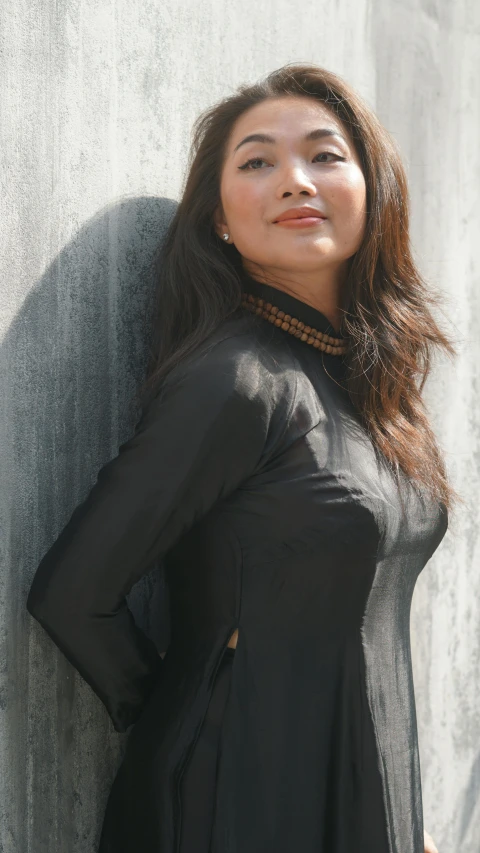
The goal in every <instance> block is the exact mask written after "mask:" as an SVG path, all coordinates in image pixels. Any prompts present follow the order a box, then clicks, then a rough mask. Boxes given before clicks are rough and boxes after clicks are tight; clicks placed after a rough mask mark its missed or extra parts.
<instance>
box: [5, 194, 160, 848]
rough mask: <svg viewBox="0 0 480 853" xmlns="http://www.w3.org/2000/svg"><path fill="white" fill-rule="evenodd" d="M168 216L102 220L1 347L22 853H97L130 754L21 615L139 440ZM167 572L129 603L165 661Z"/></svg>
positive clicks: (30, 300) (10, 712) (155, 570)
mask: <svg viewBox="0 0 480 853" xmlns="http://www.w3.org/2000/svg"><path fill="white" fill-rule="evenodd" d="M175 207H176V203H175V202H173V201H171V200H170V199H164V198H155V197H134V198H126V199H123V200H122V201H120V202H116V203H114V204H111V205H109V206H108V207H107V208H105V209H103V210H101V211H100V212H99V213H98V214H97V215H96V216H95V217H94V218H93V219H91V220H90V221H89V222H88V223H87V224H86V225H84V226H83V227H82V228H81V230H80V231H79V232H78V233H77V234H76V235H75V237H74V238H73V239H72V240H71V242H70V243H68V245H66V246H65V248H63V249H62V251H61V252H60V253H59V255H58V256H57V257H56V258H55V260H54V261H53V262H52V263H51V264H50V266H49V267H48V269H47V270H46V272H45V274H44V275H43V276H42V278H41V279H40V281H39V282H38V284H37V285H36V286H35V287H34V288H33V289H32V291H31V292H30V294H29V296H28V297H27V299H26V300H25V302H24V303H23V305H22V307H21V309H20V311H19V312H18V314H17V315H16V317H15V319H14V321H13V323H12V324H11V326H10V328H9V330H8V333H7V335H6V336H5V339H4V341H3V345H2V348H3V360H2V361H3V364H5V365H6V374H7V375H6V381H5V382H4V387H5V397H4V402H5V409H4V412H5V415H4V418H3V419H2V420H3V424H2V425H3V428H4V429H3V432H4V434H3V438H2V447H3V450H4V459H3V466H2V467H3V473H4V478H5V483H4V488H3V490H2V494H3V499H4V501H5V504H4V508H3V509H4V512H3V513H2V515H4V524H3V528H4V531H5V533H7V534H8V538H7V546H6V553H5V552H4V555H5V557H6V569H5V575H4V577H5V578H6V579H7V580H6V586H5V587H4V600H5V602H6V606H5V612H4V617H3V621H4V627H3V632H2V633H3V638H4V643H5V653H4V655H3V663H4V666H5V667H6V673H7V681H6V687H4V690H3V695H2V699H1V706H2V710H3V712H4V713H3V719H4V720H5V721H6V726H7V731H6V732H4V734H3V739H4V743H6V744H7V760H8V771H7V772H8V776H9V778H10V780H11V787H12V790H13V788H15V790H14V794H12V797H11V808H10V811H11V814H10V815H9V817H8V821H9V823H10V825H11V834H12V836H14V838H15V847H14V849H15V850H16V851H17V850H18V851H26V850H35V853H44V851H45V853H47V851H48V853H57V851H58V853H60V851H66V850H68V851H69V853H87V851H88V853H90V851H92V853H93V851H95V850H96V844H97V840H98V833H99V827H100V823H101V818H102V814H103V808H104V804H105V801H106V797H107V794H108V790H109V788H110V784H111V782H112V779H113V776H114V774H115V771H116V768H117V766H118V764H119V761H120V758H121V755H122V753H123V750H124V747H125V743H126V740H125V736H123V735H118V734H117V733H116V732H115V731H114V729H113V727H112V725H111V722H110V718H109V717H108V715H107V713H106V711H105V708H104V707H103V705H102V704H101V702H100V700H99V699H98V698H97V697H96V696H95V694H94V693H93V691H92V690H91V689H90V687H89V686H88V685H87V684H86V683H85V682H84V681H83V679H82V678H81V677H80V676H79V675H78V673H77V672H76V671H75V670H74V668H73V667H72V666H71V665H70V664H69V663H68V661H67V660H66V659H65V658H64V656H63V655H62V654H61V653H60V652H59V651H58V649H57V648H56V646H55V645H54V643H53V642H52V641H51V640H50V638H49V637H48V635H47V634H46V633H45V632H44V631H43V629H42V628H41V627H40V626H39V624H38V623H37V622H36V621H35V620H33V619H32V617H31V616H30V615H29V614H28V613H27V611H26V609H25V602H26V597H27V594H28V590H29V586H30V583H31V580H32V577H33V574H34V572H35V569H36V567H37V565H38V563H39V561H40V559H41V557H42V556H43V554H44V553H45V552H46V551H47V549H48V548H49V546H50V545H51V544H52V542H53V541H54V540H55V538H56V537H57V536H58V534H59V533H60V531H61V529H62V527H63V526H64V524H66V522H67V521H68V519H69V517H70V515H71V513H72V512H73V510H74V509H75V507H76V506H77V505H78V504H79V503H80V502H81V501H82V500H83V499H84V497H86V495H87V493H88V491H89V490H90V488H91V486H92V485H93V483H94V482H95V480H96V477H97V474H98V471H99V469H100V468H101V466H102V465H103V464H104V463H106V462H107V461H108V460H109V459H111V458H112V457H113V456H115V455H116V454H117V452H118V448H119V445H120V444H121V443H122V442H123V441H125V440H126V439H127V438H128V437H129V436H130V435H131V434H132V432H133V428H134V426H135V422H136V419H137V416H138V410H137V407H136V405H135V402H134V400H135V393H136V391H137V390H138V387H139V383H140V382H141V380H142V378H143V377H144V372H145V367H146V358H147V329H148V326H149V318H150V312H151V305H152V295H153V290H154V287H155V281H154V272H153V270H154V267H153V260H154V257H155V254H156V251H157V249H158V247H159V245H160V244H161V242H162V239H163V236H164V234H165V231H166V228H167V226H168V224H169V221H170V219H171V217H172V215H173V213H174V211H175ZM161 569H162V567H161V565H158V566H153V567H152V570H151V572H150V574H149V575H148V576H147V577H145V578H144V579H143V580H142V581H141V582H140V583H138V584H137V585H136V586H135V587H134V589H133V590H132V592H131V593H130V595H129V596H128V601H129V605H130V607H131V609H132V611H133V613H134V616H135V619H136V620H137V622H138V623H139V625H140V626H141V627H142V628H143V629H144V630H145V631H146V633H148V634H149V636H151V638H152V639H153V640H154V642H155V643H156V644H157V647H158V649H159V651H160V650H161V651H163V650H165V649H166V648H167V646H168V642H169V631H170V627H169V609H168V596H167V592H166V587H165V583H164V579H163V575H162V571H161ZM19 581H20V582H19ZM26 818H27V819H26Z"/></svg>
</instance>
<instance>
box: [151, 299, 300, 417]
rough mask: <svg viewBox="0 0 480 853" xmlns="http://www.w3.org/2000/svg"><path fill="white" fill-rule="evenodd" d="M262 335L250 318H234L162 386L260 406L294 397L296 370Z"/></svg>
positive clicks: (286, 351)
mask: <svg viewBox="0 0 480 853" xmlns="http://www.w3.org/2000/svg"><path fill="white" fill-rule="evenodd" d="M268 331H269V330H267V335H265V333H264V330H263V329H262V328H261V327H259V326H258V324H255V323H252V322H251V319H250V317H246V318H244V317H238V316H237V315H234V316H233V317H232V318H231V319H230V318H229V319H227V320H225V321H224V322H223V323H222V324H221V325H220V326H219V327H218V328H217V329H216V330H215V332H213V333H212V334H211V335H210V336H209V338H208V339H207V340H205V341H204V342H203V343H202V344H201V345H200V346H199V347H197V349H196V350H195V351H194V352H193V353H191V354H190V355H189V356H188V357H187V358H186V359H183V360H182V361H181V362H179V364H178V365H176V366H175V368H174V369H173V370H171V371H170V373H169V374H168V376H167V379H166V383H165V384H166V386H167V387H173V386H174V385H177V384H178V383H180V384H182V385H185V387H188V386H192V385H197V384H198V385H199V386H201V387H202V388H203V389H204V391H205V392H206V393H212V392H216V393H217V394H224V395H226V396H230V395H233V396H235V397H238V398H240V399H242V398H243V399H245V400H252V401H253V400H257V401H259V402H260V403H263V405H265V406H269V407H275V406H276V405H278V404H279V403H282V409H283V410H284V411H285V408H286V404H287V403H288V401H289V400H290V401H292V403H293V399H294V397H295V394H296V390H297V384H298V365H297V363H296V361H295V359H294V358H293V356H292V353H291V351H290V348H289V347H288V346H281V345H279V342H278V340H276V339H275V338H272V336H269V335H268Z"/></svg>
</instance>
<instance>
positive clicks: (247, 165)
mask: <svg viewBox="0 0 480 853" xmlns="http://www.w3.org/2000/svg"><path fill="white" fill-rule="evenodd" d="M318 157H335V159H336V160H346V157H340V155H339V154H334V153H333V151H321V152H320V154H317V155H316V157H314V158H313V162H317V163H319V162H323V163H331V162H332V161H331V160H323V161H320V160H318V159H317V158H318ZM266 162H267V161H266V160H264V159H263V158H262V157H251V158H250V159H249V160H247V161H246V162H245V163H243V165H242V166H238V168H239V169H241V170H243V171H247V170H248V171H250V172H257V171H259V170H258V169H257V168H256V167H255V166H254V165H253V164H254V163H266Z"/></svg>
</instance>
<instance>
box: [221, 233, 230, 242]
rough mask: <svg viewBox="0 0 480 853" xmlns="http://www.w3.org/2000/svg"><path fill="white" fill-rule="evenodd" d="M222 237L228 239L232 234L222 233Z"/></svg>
mask: <svg viewBox="0 0 480 853" xmlns="http://www.w3.org/2000/svg"><path fill="white" fill-rule="evenodd" d="M222 237H223V239H224V240H228V238H229V237H230V234H227V233H225V234H222Z"/></svg>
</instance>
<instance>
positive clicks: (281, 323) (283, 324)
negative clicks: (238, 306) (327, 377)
mask: <svg viewBox="0 0 480 853" xmlns="http://www.w3.org/2000/svg"><path fill="white" fill-rule="evenodd" d="M242 307H243V308H246V309H247V310H248V311H250V312H251V313H252V314H259V315H261V316H262V317H264V318H265V320H268V322H269V323H273V325H274V326H278V328H280V329H284V330H285V331H286V332H288V333H289V334H290V335H293V337H294V338H299V340H301V341H305V342H306V343H307V344H311V346H312V347H314V348H315V349H320V350H322V351H323V352H327V353H329V354H330V355H343V354H344V353H346V352H347V349H348V346H347V345H346V339H345V338H332V337H331V336H330V335H327V334H325V332H319V331H318V330H317V329H314V328H313V327H312V326H307V324H306V323H302V322H301V320H297V318H296V317H292V316H291V315H290V314H287V313H286V312H285V311H281V310H280V308H277V306H276V305H272V303H271V302H267V301H266V300H265V299H262V298H261V297H260V296H254V295H253V294H252V293H242ZM344 344H345V345H344Z"/></svg>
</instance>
